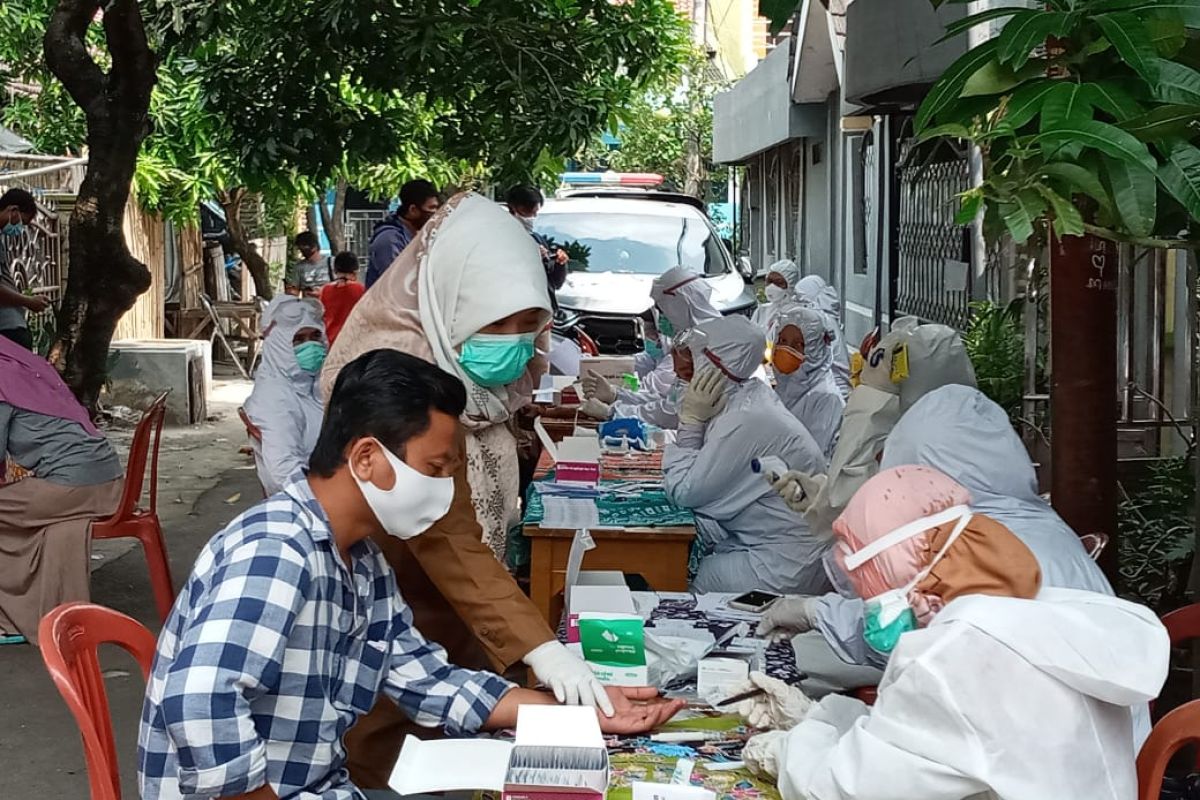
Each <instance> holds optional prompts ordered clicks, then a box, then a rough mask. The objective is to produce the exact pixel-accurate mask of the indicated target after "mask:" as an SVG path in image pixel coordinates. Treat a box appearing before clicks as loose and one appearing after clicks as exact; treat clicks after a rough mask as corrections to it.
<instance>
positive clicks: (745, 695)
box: [713, 672, 808, 708]
mask: <svg viewBox="0 0 1200 800" xmlns="http://www.w3.org/2000/svg"><path fill="white" fill-rule="evenodd" d="M806 680H808V674H807V673H804V672H801V673H800V674H799V675H798V676H796V680H795V681H790V682H789V683H788V685H789V686H794V685H795V684H797V683H800V682H801V681H806ZM766 693H767V690H766V689H762V688H758V689H751V690H750V691H748V692H742V693H741V694H735V695H734V696H733V697H727V698H725V699H724V700H721V701H718V702H716V703H713V707H714V708H720V707H722V706H729V705H733V704H734V703H740V702H742V701H743V700H749V699H750V698H752V697H758V696H759V695H760V694H766Z"/></svg>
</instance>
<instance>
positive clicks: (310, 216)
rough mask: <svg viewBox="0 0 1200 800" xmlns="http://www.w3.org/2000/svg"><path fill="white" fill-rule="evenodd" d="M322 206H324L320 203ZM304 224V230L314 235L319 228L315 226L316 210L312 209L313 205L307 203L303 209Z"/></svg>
mask: <svg viewBox="0 0 1200 800" xmlns="http://www.w3.org/2000/svg"><path fill="white" fill-rule="evenodd" d="M322 205H324V204H323V203H322ZM304 224H305V226H306V227H305V229H306V230H309V231H312V232H313V233H316V232H317V229H318V228H319V227H320V225H318V224H317V210H316V209H315V208H313V203H309V204H308V205H306V206H305V207H304Z"/></svg>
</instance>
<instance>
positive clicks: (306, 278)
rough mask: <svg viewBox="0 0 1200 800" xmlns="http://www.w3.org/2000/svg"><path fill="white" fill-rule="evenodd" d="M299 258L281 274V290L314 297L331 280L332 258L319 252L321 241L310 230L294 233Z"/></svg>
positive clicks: (291, 293)
mask: <svg viewBox="0 0 1200 800" xmlns="http://www.w3.org/2000/svg"><path fill="white" fill-rule="evenodd" d="M296 249H297V250H299V251H300V260H299V261H297V262H296V263H295V264H292V265H291V266H290V267H288V269H287V272H286V273H285V274H284V276H283V291H284V292H286V293H287V294H290V295H296V296H303V297H311V298H314V299H315V298H316V297H318V296H319V295H320V294H321V287H322V286H324V285H325V284H327V283H330V282H332V281H333V260H332V259H330V258H329V257H328V256H326V255H324V254H323V253H322V252H321V242H320V241H319V240H318V239H317V235H316V234H315V233H313V232H312V231H302V232H300V233H298V234H296Z"/></svg>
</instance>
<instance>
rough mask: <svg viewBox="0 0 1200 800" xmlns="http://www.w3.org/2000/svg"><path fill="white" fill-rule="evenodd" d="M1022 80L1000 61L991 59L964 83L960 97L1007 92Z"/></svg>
mask: <svg viewBox="0 0 1200 800" xmlns="http://www.w3.org/2000/svg"><path fill="white" fill-rule="evenodd" d="M1020 82H1021V79H1020V78H1018V77H1017V74H1016V73H1015V72H1013V71H1012V70H1011V69H1009V68H1008V67H1006V66H1004V65H1003V64H1001V63H1000V62H999V61H989V62H988V63H986V64H984V65H983V66H982V67H980V68H979V69H978V70H976V71H975V74H974V75H972V76H971V77H970V78H968V79H967V82H966V84H964V85H963V88H962V92H961V93H960V94H959V96H960V97H979V96H981V95H993V94H1000V93H1001V92H1007V91H1008V90H1009V89H1011V88H1013V87H1014V86H1016V85H1017V84H1019V83H1020Z"/></svg>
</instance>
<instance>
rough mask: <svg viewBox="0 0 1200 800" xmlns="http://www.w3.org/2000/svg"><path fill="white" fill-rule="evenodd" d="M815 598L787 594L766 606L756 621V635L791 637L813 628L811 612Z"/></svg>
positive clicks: (774, 637)
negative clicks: (759, 618) (757, 621)
mask: <svg viewBox="0 0 1200 800" xmlns="http://www.w3.org/2000/svg"><path fill="white" fill-rule="evenodd" d="M816 607H817V598H815V597H799V596H797V595H788V596H787V597H781V598H780V599H778V600H776V601H775V602H774V603H771V605H769V606H768V607H767V610H766V611H764V612H763V615H762V619H761V621H759V623H758V635H759V636H760V637H762V638H771V639H782V638H788V639H790V638H792V637H793V636H795V635H796V634H797V633H807V632H808V631H811V630H812V629H813V623H814V619H813V614H814V612H815V611H816Z"/></svg>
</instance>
